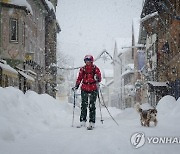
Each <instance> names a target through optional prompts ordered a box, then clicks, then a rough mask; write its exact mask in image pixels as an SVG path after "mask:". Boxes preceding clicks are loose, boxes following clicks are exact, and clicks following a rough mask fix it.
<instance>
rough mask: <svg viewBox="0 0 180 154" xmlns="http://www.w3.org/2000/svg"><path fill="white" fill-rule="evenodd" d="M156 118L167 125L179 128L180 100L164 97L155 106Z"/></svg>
mask: <svg viewBox="0 0 180 154" xmlns="http://www.w3.org/2000/svg"><path fill="white" fill-rule="evenodd" d="M157 110H158V117H159V118H160V119H162V121H164V123H167V122H168V124H169V125H172V126H174V127H177V126H178V127H179V126H180V121H179V119H180V112H179V111H180V98H179V99H178V100H177V101H176V99H175V98H174V97H172V96H169V95H167V96H164V97H163V98H162V99H161V100H160V101H159V103H158V105H157Z"/></svg>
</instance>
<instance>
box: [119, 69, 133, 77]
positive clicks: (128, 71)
mask: <svg viewBox="0 0 180 154" xmlns="http://www.w3.org/2000/svg"><path fill="white" fill-rule="evenodd" d="M133 73H134V70H126V71H125V72H123V73H122V74H121V77H124V76H125V75H128V74H133Z"/></svg>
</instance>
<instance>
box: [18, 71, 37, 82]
mask: <svg viewBox="0 0 180 154" xmlns="http://www.w3.org/2000/svg"><path fill="white" fill-rule="evenodd" d="M18 73H19V74H20V75H21V76H23V77H24V78H26V79H27V81H29V82H34V81H35V80H34V78H33V77H31V76H29V75H27V74H26V73H24V72H22V71H18Z"/></svg>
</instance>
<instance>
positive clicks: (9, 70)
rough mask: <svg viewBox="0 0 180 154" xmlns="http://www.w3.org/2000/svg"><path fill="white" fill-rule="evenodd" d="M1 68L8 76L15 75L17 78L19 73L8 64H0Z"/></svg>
mask: <svg viewBox="0 0 180 154" xmlns="http://www.w3.org/2000/svg"><path fill="white" fill-rule="evenodd" d="M0 67H1V68H2V70H3V72H5V73H8V74H13V75H15V76H17V75H18V72H17V71H16V70H15V69H14V68H12V67H11V66H9V65H8V64H2V63H0Z"/></svg>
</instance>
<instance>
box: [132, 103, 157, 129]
mask: <svg viewBox="0 0 180 154" xmlns="http://www.w3.org/2000/svg"><path fill="white" fill-rule="evenodd" d="M135 107H136V110H137V112H138V113H139V114H140V121H141V125H142V126H145V127H146V126H147V127H149V126H150V122H154V126H156V125H157V123H158V121H157V110H156V109H155V108H154V109H148V110H143V109H142V108H141V107H140V104H136V106H135Z"/></svg>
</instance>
